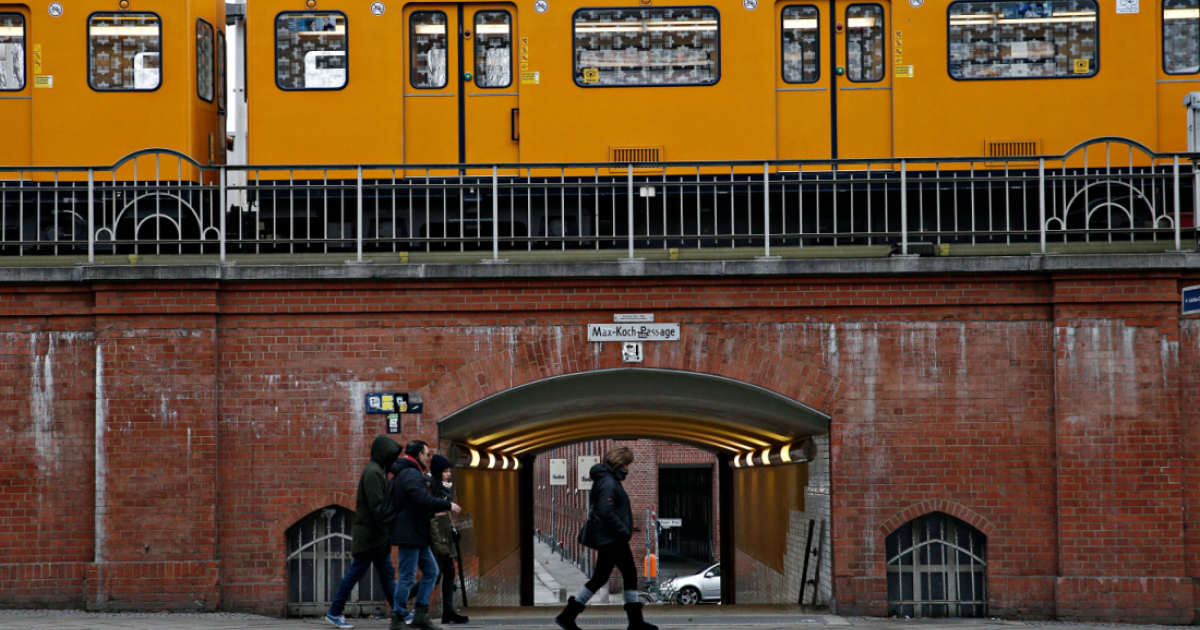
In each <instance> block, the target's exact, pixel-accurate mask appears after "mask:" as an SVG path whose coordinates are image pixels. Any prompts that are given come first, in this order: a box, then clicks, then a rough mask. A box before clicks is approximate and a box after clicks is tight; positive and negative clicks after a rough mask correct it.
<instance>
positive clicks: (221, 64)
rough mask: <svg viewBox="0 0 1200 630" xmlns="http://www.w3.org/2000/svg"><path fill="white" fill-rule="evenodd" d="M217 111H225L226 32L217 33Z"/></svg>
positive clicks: (226, 96)
mask: <svg viewBox="0 0 1200 630" xmlns="http://www.w3.org/2000/svg"><path fill="white" fill-rule="evenodd" d="M216 53H217V109H218V110H220V111H221V112H222V113H224V111H225V101H226V99H227V98H228V95H227V94H226V93H225V90H226V87H225V31H217V48H216Z"/></svg>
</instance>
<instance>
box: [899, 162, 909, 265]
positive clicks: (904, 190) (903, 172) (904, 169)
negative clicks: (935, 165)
mask: <svg viewBox="0 0 1200 630" xmlns="http://www.w3.org/2000/svg"><path fill="white" fill-rule="evenodd" d="M900 255H902V256H907V255H908V163H907V162H905V161H904V160H900Z"/></svg>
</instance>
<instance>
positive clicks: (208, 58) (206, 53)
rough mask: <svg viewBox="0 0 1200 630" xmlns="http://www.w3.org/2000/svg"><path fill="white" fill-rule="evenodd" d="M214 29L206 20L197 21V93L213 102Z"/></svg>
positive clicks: (214, 79) (214, 78)
mask: <svg viewBox="0 0 1200 630" xmlns="http://www.w3.org/2000/svg"><path fill="white" fill-rule="evenodd" d="M215 81H216V77H215V76H214V75H213V27H212V24H209V23H208V22H205V21H204V20H197V21H196V93H197V94H199V95H200V98H201V99H203V100H205V101H208V102H209V103H211V102H212V100H213V84H214V82H215Z"/></svg>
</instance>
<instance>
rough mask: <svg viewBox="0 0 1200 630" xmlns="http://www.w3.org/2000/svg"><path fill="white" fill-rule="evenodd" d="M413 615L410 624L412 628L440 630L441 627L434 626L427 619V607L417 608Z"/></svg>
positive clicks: (430, 620)
mask: <svg viewBox="0 0 1200 630" xmlns="http://www.w3.org/2000/svg"><path fill="white" fill-rule="evenodd" d="M414 613H415V614H414V615H413V620H412V623H411V624H410V625H411V626H412V627H414V628H420V629H421V630H442V627H441V626H435V625H434V624H433V620H432V619H430V618H429V607H428V606H417V608H416V610H414Z"/></svg>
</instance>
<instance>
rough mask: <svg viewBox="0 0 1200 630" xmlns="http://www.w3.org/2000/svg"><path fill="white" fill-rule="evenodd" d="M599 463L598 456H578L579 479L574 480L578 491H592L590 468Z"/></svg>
mask: <svg viewBox="0 0 1200 630" xmlns="http://www.w3.org/2000/svg"><path fill="white" fill-rule="evenodd" d="M599 463H600V456H599V455H580V456H579V478H578V479H577V480H576V482H577V484H576V485H577V487H578V488H579V489H580V490H591V489H592V474H591V473H592V466H595V465H596V464H599Z"/></svg>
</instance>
